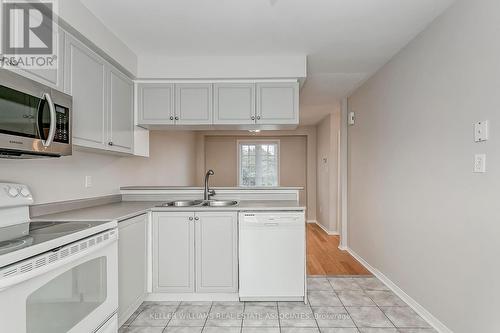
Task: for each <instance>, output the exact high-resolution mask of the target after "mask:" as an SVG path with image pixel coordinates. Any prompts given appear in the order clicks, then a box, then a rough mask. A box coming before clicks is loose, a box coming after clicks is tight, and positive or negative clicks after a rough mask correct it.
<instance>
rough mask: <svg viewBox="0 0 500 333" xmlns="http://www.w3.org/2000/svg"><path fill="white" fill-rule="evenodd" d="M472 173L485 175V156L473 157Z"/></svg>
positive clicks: (477, 155)
mask: <svg viewBox="0 0 500 333" xmlns="http://www.w3.org/2000/svg"><path fill="white" fill-rule="evenodd" d="M474 172H475V173H485V172H486V155H485V154H476V155H474Z"/></svg>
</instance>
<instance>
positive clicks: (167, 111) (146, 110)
mask: <svg viewBox="0 0 500 333" xmlns="http://www.w3.org/2000/svg"><path fill="white" fill-rule="evenodd" d="M137 98H138V108H139V110H138V117H137V118H138V124H139V125H154V124H170V125H173V124H174V122H175V119H174V117H175V113H174V85H173V84H168V83H141V84H139V85H138V96H137Z"/></svg>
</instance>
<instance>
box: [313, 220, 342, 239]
mask: <svg viewBox="0 0 500 333" xmlns="http://www.w3.org/2000/svg"><path fill="white" fill-rule="evenodd" d="M314 223H316V224H317V225H318V227H320V228H321V229H323V231H324V232H326V233H327V235H328V236H338V235H340V234H339V233H338V232H337V231H330V230H328V229H326V228H325V226H324V225H322V224H321V223H319V222H318V221H314Z"/></svg>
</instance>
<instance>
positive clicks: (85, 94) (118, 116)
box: [64, 33, 134, 154]
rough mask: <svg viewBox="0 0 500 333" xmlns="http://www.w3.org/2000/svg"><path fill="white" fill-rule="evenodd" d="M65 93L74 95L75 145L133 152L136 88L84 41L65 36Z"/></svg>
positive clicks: (119, 151) (127, 152) (68, 35)
mask: <svg viewBox="0 0 500 333" xmlns="http://www.w3.org/2000/svg"><path fill="white" fill-rule="evenodd" d="M65 36H66V37H65V61H64V64H65V66H64V76H65V77H64V90H65V92H66V93H67V94H70V95H71V96H73V113H72V115H73V143H74V144H75V145H77V146H81V147H86V148H93V149H99V150H106V151H110V152H117V153H126V154H132V153H134V85H133V82H132V80H130V79H129V78H128V77H127V76H126V75H125V74H123V73H121V72H120V71H119V70H118V69H116V68H115V67H114V66H112V65H111V64H109V63H108V62H107V61H105V60H104V59H103V58H101V57H100V56H99V55H97V54H96V53H95V52H94V51H92V50H91V49H90V48H88V47H87V46H85V45H84V44H83V43H82V42H80V41H79V40H77V39H76V38H74V37H73V36H71V35H70V34H68V33H66V34H65Z"/></svg>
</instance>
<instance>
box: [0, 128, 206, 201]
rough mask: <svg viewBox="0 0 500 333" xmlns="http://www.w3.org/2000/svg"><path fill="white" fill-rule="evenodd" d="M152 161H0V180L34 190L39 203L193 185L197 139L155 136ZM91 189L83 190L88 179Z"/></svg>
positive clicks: (88, 157) (87, 157)
mask: <svg viewBox="0 0 500 333" xmlns="http://www.w3.org/2000/svg"><path fill="white" fill-rule="evenodd" d="M150 137H151V142H150V156H151V157H150V158H143V157H120V156H115V155H109V154H102V153H100V154H98V153H93V152H92V153H91V152H83V151H74V154H73V155H72V156H67V157H62V158H59V159H38V160H23V161H18V160H5V159H0V174H1V179H0V180H1V181H6V182H20V183H25V184H27V185H29V186H30V188H31V189H32V191H33V194H34V197H35V199H36V203H47V202H54V201H65V200H71V199H81V198H88V197H93V196H100V195H108V194H116V193H118V191H119V188H120V186H127V185H194V183H195V172H196V136H195V134H194V133H192V132H179V131H175V132H167V131H165V132H151V136H150ZM87 175H88V176H92V183H93V186H92V187H91V188H85V187H84V184H85V176H87Z"/></svg>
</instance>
